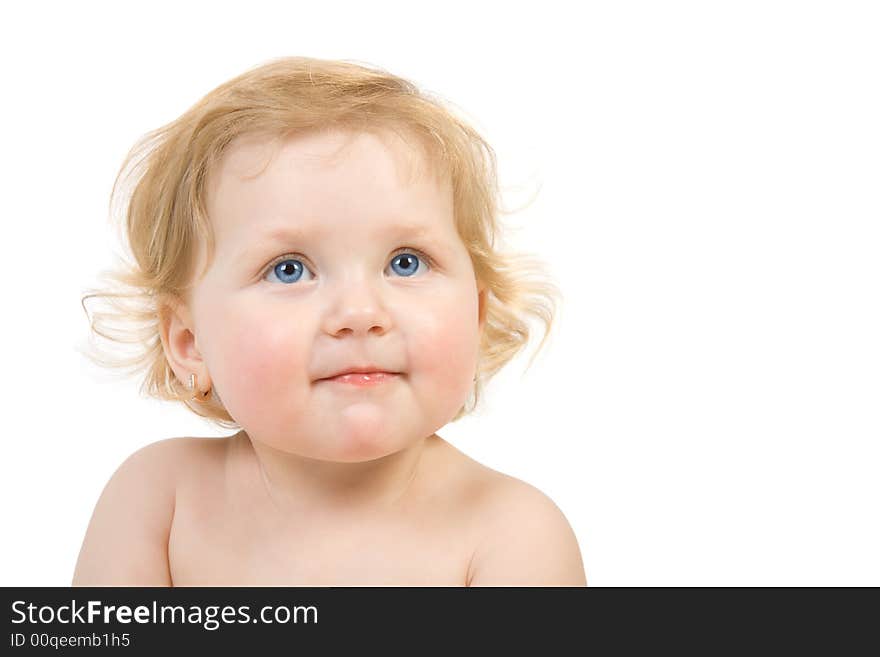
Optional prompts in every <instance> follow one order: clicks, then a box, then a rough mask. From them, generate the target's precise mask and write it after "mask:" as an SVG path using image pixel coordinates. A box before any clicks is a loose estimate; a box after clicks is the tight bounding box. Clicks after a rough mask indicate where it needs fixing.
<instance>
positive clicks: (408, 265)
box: [391, 252, 421, 276]
mask: <svg viewBox="0 0 880 657" xmlns="http://www.w3.org/2000/svg"><path fill="white" fill-rule="evenodd" d="M395 263H401V264H400V268H401V269H402V270H404V271H403V272H398V273H399V274H400V275H401V276H412V275H413V274H415V273H416V272H417V271H418V270H419V264H420V263H421V260H419V256H417V255H415V254H414V253H409V252H406V253H400V254H398V255H396V256H394V258H392V260H391V266H392V267H393V268H394V269H395V271H397V267H395V266H394V265H395Z"/></svg>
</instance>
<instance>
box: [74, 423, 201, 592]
mask: <svg viewBox="0 0 880 657" xmlns="http://www.w3.org/2000/svg"><path fill="white" fill-rule="evenodd" d="M205 440H210V439H198V438H168V439H165V440H159V441H156V442H154V443H150V444H149V445H146V446H144V447H141V448H140V449H138V450H136V451H135V452H133V453H132V454H131V455H130V456H128V457H127V458H126V459H125V460H124V461H123V462H122V463H121V464H120V465H119V467H118V468H117V469H116V470H115V471H114V472H113V474H112V475H111V476H110V478H109V480H108V481H107V484H106V485H105V486H104V489H103V490H102V492H101V495H100V497H99V498H98V501H97V503H96V505H95V509H94V511H93V512H92V517H91V519H90V521H89V525H88V528H87V529H86V534H85V538H84V539H83V544H82V547H81V548H80V553H79V557H78V559H77V563H76V568H75V571H74V576H73V585H74V586H168V585H170V584H171V576H170V572H169V567H168V557H167V547H168V536H169V532H170V529H171V523H172V520H173V518H174V510H175V500H176V491H177V485H178V482H179V477H180V475H181V473H182V472H185V471H186V470H187V468H188V467H191V466H192V465H193V463H194V461H196V460H202V461H203V460H204V459H205V454H206V450H207V449H209V447H208V445H207V444H205V443H204V441H205Z"/></svg>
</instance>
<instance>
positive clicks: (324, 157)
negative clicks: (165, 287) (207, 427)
mask: <svg viewBox="0 0 880 657" xmlns="http://www.w3.org/2000/svg"><path fill="white" fill-rule="evenodd" d="M387 135H388V136H387V138H385V139H380V138H379V137H377V136H375V135H372V134H369V133H357V134H355V135H350V134H349V133H342V132H332V133H324V134H310V135H306V136H298V137H296V138H294V139H292V140H289V141H286V142H283V143H282V145H281V146H280V147H279V148H278V150H277V153H276V154H275V157H274V158H273V159H272V160H271V162H270V163H269V165H268V167H267V168H266V169H265V170H263V171H262V173H259V175H256V177H252V178H251V179H246V178H245V177H246V176H253V175H254V174H255V173H257V172H259V171H260V169H261V167H262V165H263V164H265V162H266V161H267V157H268V155H269V154H270V152H271V151H270V150H269V148H270V142H268V141H266V140H259V139H256V138H249V139H243V140H241V139H240V140H238V141H237V142H234V143H233V144H232V145H231V147H230V148H229V150H228V151H227V153H226V155H225V156H224V160H223V161H222V163H221V165H220V167H219V169H218V170H217V171H216V172H215V174H214V176H213V177H212V179H211V180H210V185H209V189H208V201H207V204H208V207H207V210H208V215H209V218H210V221H211V223H212V226H213V228H214V232H215V237H216V253H215V258H214V260H213V262H212V263H211V267H210V268H209V270H208V272H207V273H206V275H205V276H204V277H203V278H202V279H199V280H198V281H197V282H196V285H195V287H194V289H193V291H192V296H191V299H190V301H191V304H190V312H191V320H190V321H191V323H192V331H193V333H194V335H195V341H194V347H195V349H194V353H196V354H199V355H200V357H201V358H202V359H203V361H204V365H205V368H206V369H207V372H208V373H209V375H210V377H211V382H212V384H213V386H214V387H215V389H216V391H217V393H218V395H219V396H220V398H221V400H222V401H223V403H224V405H225V406H226V408H227V410H228V411H229V413H230V415H231V416H232V417H233V418H234V419H235V420H236V421H237V422H238V423H239V424H240V425H241V426H242V427H243V428H244V429H245V431H247V432H248V434H249V435H250V437H251V438H252V439H253V440H259V441H261V442H263V443H265V444H268V445H270V446H272V447H275V448H276V449H280V450H284V451H287V452H292V453H296V454H299V455H302V456H308V457H311V458H317V459H326V460H332V461H346V462H351V461H363V460H367V459H374V458H379V457H381V456H385V455H387V454H390V453H392V452H395V451H398V450H400V449H403V448H405V447H407V446H408V445H409V444H410V443H412V441H414V440H417V439H421V438H425V437H426V436H430V435H431V434H432V433H433V432H434V431H436V430H437V429H439V428H440V427H442V426H443V425H444V424H446V423H447V422H449V420H451V419H452V417H454V415H455V413H456V412H457V411H458V409H459V408H460V407H461V405H462V404H463V403H464V402H465V401H466V400H467V397H468V394H469V392H470V390H471V388H472V386H473V377H474V374H475V371H476V364H477V356H478V346H479V335H480V330H481V324H480V317H481V307H482V301H481V300H482V298H483V297H482V295H479V294H478V288H477V283H476V281H475V278H474V271H473V267H472V264H471V261H470V258H469V255H468V252H467V250H466V249H465V247H464V244H463V243H462V242H461V239H460V238H459V236H458V233H457V232H456V229H455V226H454V224H453V200H452V187H451V184H449V183H448V181H445V182H443V183H438V182H436V181H435V180H434V179H433V178H432V177H431V176H429V175H421V176H419V177H418V178H414V177H412V176H408V175H407V174H408V167H409V166H411V165H415V164H416V162H419V161H418V160H417V159H416V158H418V156H417V155H416V152H415V151H414V150H412V149H411V147H410V146H409V145H407V144H406V143H405V142H403V141H401V140H400V138H399V137H397V136H395V135H393V133H387ZM347 137H350V138H351V139H352V140H351V142H350V143H349V144H348V145H346V144H345V141H346V138H347ZM340 147H343V148H342V149H341V150H340ZM331 156H332V157H331ZM419 164H420V162H419ZM201 255H202V257H204V252H203V253H202V254H201ZM359 365H371V366H375V367H376V368H377V369H379V370H384V371H389V372H398V373H399V374H398V375H397V376H393V377H389V378H388V379H387V380H385V381H384V382H380V383H378V384H375V385H370V386H358V385H353V384H351V383H345V382H342V381H338V380H335V381H329V380H322V379H324V378H325V377H329V376H332V375H333V374H335V373H337V372H339V371H340V370H345V369H347V368H350V367H354V366H359ZM204 387H205V386H204V385H203V388H204Z"/></svg>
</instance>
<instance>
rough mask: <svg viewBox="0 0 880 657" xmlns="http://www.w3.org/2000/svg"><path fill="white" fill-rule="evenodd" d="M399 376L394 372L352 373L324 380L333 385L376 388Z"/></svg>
mask: <svg viewBox="0 0 880 657" xmlns="http://www.w3.org/2000/svg"><path fill="white" fill-rule="evenodd" d="M398 376H399V375H398V374H396V373H394V372H351V373H349V374H340V375H339V376H334V377H331V378H329V379H323V380H324V381H329V382H331V383H345V384H348V385H354V386H361V387H363V386H375V385H379V384H381V383H385V382H387V381H391V380H393V379H396V378H397V377H398Z"/></svg>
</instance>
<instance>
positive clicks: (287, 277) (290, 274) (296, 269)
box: [270, 258, 305, 283]
mask: <svg viewBox="0 0 880 657" xmlns="http://www.w3.org/2000/svg"><path fill="white" fill-rule="evenodd" d="M304 270H305V267H304V266H303V263H302V261H301V260H295V259H293V258H286V259H284V260H281V261H280V262H278V263H277V264H276V265H274V266H273V267H272V268H271V270H270V272H271V273H273V274H275V275H276V276H277V277H278V280H279V281H281V282H282V283H296V282H297V281H298V280H299V279H300V277H301V276H302V274H303V271H304Z"/></svg>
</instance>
